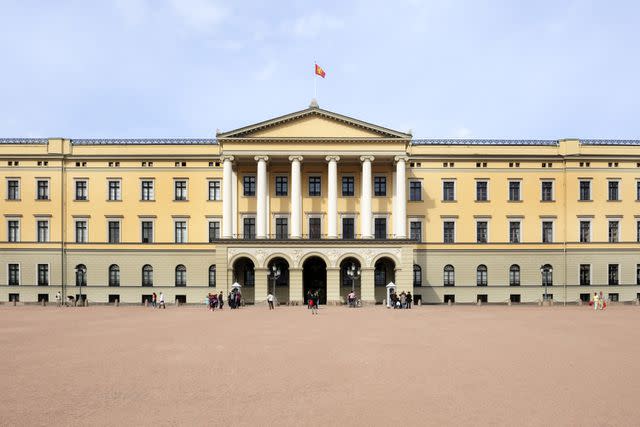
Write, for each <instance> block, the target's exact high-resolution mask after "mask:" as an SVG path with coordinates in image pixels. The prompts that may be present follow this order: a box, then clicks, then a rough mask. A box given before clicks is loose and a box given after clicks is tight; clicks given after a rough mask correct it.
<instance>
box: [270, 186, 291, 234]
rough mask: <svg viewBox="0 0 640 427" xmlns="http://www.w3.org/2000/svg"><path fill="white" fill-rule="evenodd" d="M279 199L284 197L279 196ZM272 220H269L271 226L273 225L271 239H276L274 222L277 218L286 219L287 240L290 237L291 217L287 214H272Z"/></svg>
mask: <svg viewBox="0 0 640 427" xmlns="http://www.w3.org/2000/svg"><path fill="white" fill-rule="evenodd" d="M279 197H284V196H279ZM272 217H273V219H272V220H271V224H272V225H273V237H274V238H276V233H277V230H278V229H277V227H276V220H277V219H278V218H286V219H287V238H289V236H291V227H290V225H291V215H290V214H288V213H273V214H272Z"/></svg>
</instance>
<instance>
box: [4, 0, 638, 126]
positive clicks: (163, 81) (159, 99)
mask: <svg viewBox="0 0 640 427" xmlns="http://www.w3.org/2000/svg"><path fill="white" fill-rule="evenodd" d="M639 16H640V2H633V1H629V2H623V1H614V0H612V1H604V0H602V1H588V0H584V1H561V0H556V1H528V2H525V1H515V0H512V1H483V0H476V1H438V2H435V1H433V2H432V1H406V0H394V1H353V2H351V1H347V0H344V1H328V0H323V1H318V0H315V1H310V2H303V1H291V2H285V1H282V2H280V1H278V2H276V1H273V2H265V1H255V2H254V1H235V2H224V1H209V0H103V1H97V0H96V1H83V0H76V1H64V0H59V1H55V2H54V1H29V0H15V1H13V0H0V58H1V62H0V100H1V101H2V102H0V136H2V137H37V136H42V137H50V136H65V137H75V138H82V137H106V138H109V137H211V136H214V135H215V132H216V129H220V130H222V131H227V130H231V129H234V128H237V127H241V126H244V125H247V124H250V123H253V122H256V121H261V120H264V119H267V118H270V117H274V116H278V115H281V114H286V113H289V112H292V111H297V110H300V109H303V108H306V107H307V106H308V104H309V101H310V99H311V98H312V97H313V78H314V77H313V63H314V60H317V62H318V63H319V64H320V65H321V66H322V67H323V68H324V69H325V70H326V72H327V78H326V79H325V80H320V81H318V102H319V104H320V106H321V107H323V108H326V109H328V110H332V111H335V112H338V113H341V114H346V115H350V116H353V117H357V118H359V119H362V120H366V121H370V122H373V123H376V124H380V125H383V126H388V127H391V128H394V129H397V130H400V131H408V130H412V131H413V134H414V136H415V137H417V138H437V137H473V138H500V137H505V138H564V137H582V138H588V137H603V138H639V137H640V98H639V94H640V83H639V81H640V29H639V28H638V24H637V22H638V17H639Z"/></svg>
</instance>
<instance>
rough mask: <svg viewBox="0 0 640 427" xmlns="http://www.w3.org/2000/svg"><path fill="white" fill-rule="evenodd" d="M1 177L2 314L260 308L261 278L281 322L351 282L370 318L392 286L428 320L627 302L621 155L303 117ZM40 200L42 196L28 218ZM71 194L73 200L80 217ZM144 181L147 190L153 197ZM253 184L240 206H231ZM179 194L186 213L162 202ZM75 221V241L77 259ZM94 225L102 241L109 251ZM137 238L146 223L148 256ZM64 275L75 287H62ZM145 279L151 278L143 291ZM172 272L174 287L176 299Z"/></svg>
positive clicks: (62, 154) (10, 152)
mask: <svg viewBox="0 0 640 427" xmlns="http://www.w3.org/2000/svg"><path fill="white" fill-rule="evenodd" d="M405 159H406V162H405ZM0 162H1V163H0V171H1V175H2V185H3V197H2V200H3V202H2V208H1V209H0V211H1V213H2V216H3V217H2V221H3V225H2V229H1V230H0V245H1V247H2V250H1V252H0V300H3V301H8V300H9V299H10V298H19V299H20V300H21V301H26V302H30V301H37V300H38V299H43V298H53V296H54V294H55V293H57V292H58V291H60V292H61V293H63V294H65V295H78V294H79V293H82V294H83V295H86V296H88V298H89V300H90V301H93V302H97V303H101V302H108V301H114V300H115V299H117V300H119V301H122V302H129V303H139V302H141V301H142V300H144V299H145V298H147V297H148V295H150V294H151V293H153V292H156V293H159V292H164V293H165V294H166V295H167V298H168V300H174V299H179V300H181V301H186V302H194V303H195V302H200V301H202V300H203V299H204V297H205V295H206V294H207V293H208V292H211V291H214V290H215V291H216V292H219V291H223V292H224V293H227V292H228V291H229V290H230V289H231V287H232V284H233V283H235V282H238V283H239V284H240V285H241V286H242V289H243V295H244V298H245V300H246V301H247V302H256V303H260V302H263V301H264V299H265V297H266V294H267V292H268V291H270V290H271V289H272V288H273V282H272V277H271V276H268V274H269V271H270V270H269V269H270V268H271V267H272V265H273V264H274V263H275V264H276V265H277V266H278V267H279V268H281V270H282V271H283V273H284V274H282V278H279V279H278V280H277V283H276V285H275V292H276V296H277V298H278V299H279V300H280V301H281V302H290V303H292V304H294V303H300V302H302V301H303V300H304V299H305V292H306V291H307V290H309V289H312V288H314V287H319V288H321V291H322V292H323V294H324V298H323V299H325V300H326V301H327V302H330V303H339V302H340V301H342V300H343V299H344V296H345V294H346V293H347V292H348V291H349V290H350V289H351V286H352V285H351V283H350V282H349V280H348V279H346V278H345V274H344V268H345V267H347V266H350V265H352V264H355V265H356V266H357V267H358V269H359V272H360V278H359V279H358V280H356V281H355V284H354V285H353V286H354V287H355V288H356V291H357V293H358V294H359V295H360V297H361V299H362V300H363V301H365V302H371V303H373V302H378V303H380V302H382V301H383V300H385V299H386V295H387V294H386V284H388V283H389V282H391V283H392V284H394V285H395V286H397V291H411V292H412V293H413V294H414V296H415V297H416V298H417V299H418V298H419V299H421V300H422V301H423V302H425V303H440V302H445V301H446V300H448V299H451V300H455V302H475V301H477V300H478V299H481V300H483V301H484V300H486V301H488V302H494V303H504V302H507V301H509V300H511V301H514V302H535V301H538V300H540V299H541V298H542V297H543V293H544V287H543V286H542V281H543V279H542V275H543V274H546V275H549V276H548V278H547V285H548V286H547V294H549V295H553V296H552V298H553V299H554V300H556V301H567V302H574V301H577V300H579V299H580V298H583V299H584V298H586V297H585V295H587V294H592V293H593V292H596V291H598V292H599V291H603V292H605V294H607V295H609V296H610V298H611V299H613V300H620V301H623V300H626V301H628V300H635V299H636V298H637V297H638V295H640V255H638V254H639V253H640V252H639V251H638V249H640V247H639V245H640V243H639V241H640V225H639V221H640V210H639V209H638V207H639V206H640V200H639V199H640V142H638V141H609V140H576V139H567V140H565V139H560V140H551V141H537V140H418V139H414V138H413V137H412V136H411V135H410V134H406V133H402V132H397V131H394V130H391V129H386V128H383V127H379V126H375V125H372V124H369V123H366V122H362V121H360V120H356V119H353V118H350V117H347V116H342V115H339V114H336V113H332V112H329V111H326V110H323V109H320V108H318V107H317V105H312V106H310V107H309V108H308V109H305V110H302V111H299V112H295V113H292V114H288V115H285V116H281V117H277V118H275V119H271V120H267V121H265V122H261V123H257V124H254V125H250V126H246V127H243V128H240V129H236V130H234V131H230V132H225V133H220V134H218V135H217V137H216V138H215V139H199V140H161V139H160V140H126V139H124V140H74V139H60V138H52V139H4V140H0ZM294 163H295V164H297V165H299V167H300V169H299V176H298V172H297V171H296V169H295V168H296V165H295V164H294ZM405 164H406V165H405ZM225 165H227V166H225ZM261 165H262V166H261ZM332 165H333V166H332ZM334 166H335V168H336V169H335V172H333V173H335V178H336V182H333V183H330V180H329V177H330V174H331V173H332V172H331V167H334ZM225 167H228V169H225ZM260 167H264V169H263V171H264V175H261V173H262V172H260ZM369 168H370V169H369ZM225 170H226V171H227V172H225ZM225 173H228V174H229V175H227V176H228V177H230V178H231V179H229V180H228V182H226V181H225ZM399 173H404V174H405V178H406V179H405V182H402V183H400V185H398V184H397V182H396V181H397V175H398V174H399ZM363 175H364V176H370V179H371V181H368V180H364V182H363ZM245 179H247V180H248V181H247V182H249V184H247V182H245ZM316 179H317V181H316ZM251 180H253V181H251ZM263 180H264V182H263ZM296 180H297V181H296ZM16 181H17V182H18V184H17V186H18V190H17V193H16V189H15V185H16V184H15V182H16ZM38 181H46V182H47V185H46V187H47V192H48V197H47V198H46V199H44V200H41V199H39V198H38ZM110 181H112V182H117V183H118V184H117V186H116V187H114V188H113V189H112V190H113V191H117V193H118V195H117V197H115V198H116V199H117V200H110V198H114V197H110V184H109V182H110ZM294 181H296V182H298V183H299V185H300V205H299V210H296V209H295V207H294V206H293V205H294V203H296V201H295V200H296V199H294V194H293V191H294V190H293V188H294V187H293V185H294ZM10 182H11V183H10ZM78 182H84V183H85V184H84V185H86V190H84V191H86V192H85V193H84V194H86V199H83V200H78V197H77V192H78V191H79V190H78V187H77V185H78V184H77V183H78ZM143 182H145V183H148V182H151V183H152V184H150V185H151V187H152V190H151V192H152V195H151V196H150V195H149V194H148V193H147V195H146V196H144V195H143V193H144V190H143V186H144V185H149V184H143ZM182 182H184V184H182ZM214 182H215V183H217V184H215V185H214V184H211V183H214ZM251 182H253V185H254V187H255V188H254V192H255V193H253V192H251V191H249V194H245V186H246V185H249V186H250V183H251ZM367 182H368V184H367ZM581 182H588V183H589V197H588V200H580V199H581V191H583V192H584V191H585V189H584V187H583V189H582V190H581V184H580V183H581ZM316 183H317V184H316ZM383 183H384V185H383ZM416 183H420V185H419V190H416V188H418V187H417V184H416ZM479 183H481V184H479ZM482 183H486V184H482ZM543 183H544V184H543ZM262 184H264V191H262V192H261V191H260V189H261V188H262V187H260V186H261V185H262ZM211 185H214V187H215V186H217V187H215V188H216V190H215V192H216V193H215V194H216V197H213V199H214V200H210V199H211V197H210V190H211V188H212V187H210V186H211ZM315 185H317V186H318V189H319V193H318V194H317V195H314V194H312V193H313V190H314V189H315V188H316V187H315ZM483 185H484V186H486V187H482V186H483ZM179 186H183V187H180V189H181V190H180V191H181V193H180V194H181V196H182V197H183V198H184V200H176V194H177V192H178V189H177V188H178V187H179ZM381 186H383V187H385V188H384V189H385V191H382V190H381V188H382V187H381ZM583 186H584V184H583ZM10 187H11V189H10ZM343 187H344V188H343ZM403 187H404V189H403ZM283 188H284V189H286V191H285V194H279V191H282V190H283ZM332 188H333V189H335V191H337V194H334V193H332V191H333V190H332ZM484 188H486V190H484ZM147 190H148V188H147ZM211 191H213V190H211ZM399 191H402V192H404V193H405V197H399V196H398V194H397V193H398V192H399ZM10 192H13V193H12V194H10ZM479 192H480V193H482V192H486V200H478V194H479ZM114 194H115V193H114ZM612 195H614V196H615V197H614V198H615V200H611V199H612V197H611V196H612ZM516 196H517V197H516ZM514 198H515V199H516V200H513V199H514ZM582 198H585V197H584V194H583V195H582ZM81 199H82V197H81ZM145 199H150V200H145ZM414 199H417V200H414ZM510 199H511V200H510ZM225 206H226V208H225ZM225 209H228V211H226V212H225ZM403 211H404V212H403ZM403 213H404V214H403ZM261 220H264V223H263V225H262V224H261ZM315 221H319V222H315ZM78 222H80V223H82V224H85V226H86V237H84V238H82V239H80V240H83V241H82V242H78V241H77V240H78V233H79V231H78V228H77V227H78V225H77V223H78ZM110 222H111V223H118V226H117V227H116V226H112V228H111V233H112V234H113V233H116V232H115V231H114V230H117V234H118V238H117V240H116V241H114V242H109V240H110V238H111V237H112V236H110V231H109V230H110V225H109V223H110ZM143 222H144V223H146V224H152V225H151V226H150V227H151V230H152V231H151V238H150V239H149V240H148V241H143V239H144V237H143V236H144V234H143V233H144V232H143V230H142V228H143ZM296 222H298V223H299V226H300V230H299V235H295V233H294V232H293V229H294V228H295V225H294V223H296ZM16 223H17V224H18V225H17V232H16ZM43 223H46V224H47V227H46V228H47V231H46V236H45V238H43V236H44V235H41V236H40V237H41V240H44V241H38V237H39V236H38V233H39V231H38V230H39V229H38V224H41V225H42V224H43ZM212 223H213V224H215V225H213V226H212V225H210V224H212ZM412 223H414V224H413V226H412ZM417 223H419V224H420V235H419V236H417V235H416V233H417V225H416V224H417ZM445 223H446V224H445ZM581 223H582V227H583V228H582V231H581ZM586 223H588V232H587V231H585V230H586V228H585V227H587V226H586V225H585V224H586ZM182 224H184V232H182V231H180V232H179V231H178V228H180V227H182ZM252 224H253V225H252ZM351 224H352V226H353V231H352V233H353V236H351V235H350V231H349V227H350V226H351ZM451 224H453V225H451ZM485 224H486V236H487V237H486V242H483V243H479V242H478V238H479V237H478V236H479V234H482V233H483V231H482V230H483V227H485ZM211 227H213V228H211ZM216 227H217V228H216ZM251 227H254V228H251ZM447 227H448V228H447ZM445 228H446V229H447V230H448V231H447V232H445ZM211 230H217V231H211ZM247 230H249V231H247ZM251 230H253V231H251ZM248 232H251V233H255V234H256V236H255V238H253V237H254V236H253V235H251V236H248V235H247V233H248ZM40 233H41V234H42V233H43V232H42V229H41V230H40ZM211 233H214V234H211ZM225 233H226V234H225ZM283 233H284V235H283ZM314 233H317V235H314ZM332 233H333V234H332ZM447 233H449V234H447ZM581 233H582V240H587V241H581ZM178 234H180V237H179V238H178V237H177V236H178ZM376 234H379V235H378V236H376ZM445 235H446V236H447V237H445ZM585 235H588V236H587V237H585ZM247 237H251V238H247ZM85 239H86V240H85ZM447 239H448V240H447ZM43 265H46V268H44V267H42V266H43ZM542 265H548V266H551V268H552V270H553V271H552V273H541V271H540V268H541V266H542ZM16 266H17V267H16ZM78 266H84V268H85V269H86V277H85V279H86V286H76V282H77V280H78V279H77V276H78ZM113 266H116V267H115V268H117V274H115V273H112V271H115V270H113ZM145 266H148V267H151V268H152V271H153V274H152V280H151V282H149V281H147V282H145V283H143V282H144V280H145V279H143V267H145ZM178 266H184V269H185V272H186V273H185V276H184V277H183V278H181V279H180V280H184V283H185V286H176V283H178V282H180V280H179V279H178V277H177V275H178V272H177V268H178ZM480 266H482V267H483V268H484V267H486V273H485V272H484V270H483V271H481V270H480ZM514 266H517V280H516V274H515V272H514V270H513V268H515V267H514ZM446 268H452V269H453V273H452V272H451V271H445V269H446ZM210 270H211V271H213V273H212V272H211V271H210ZM285 271H286V272H285ZM45 274H46V278H44V275H45ZM39 276H42V277H39ZM481 276H482V277H481ZM545 277H547V276H545ZM45 279H46V280H45ZM116 279H117V280H116ZM147 279H148V276H147ZM483 280H484V281H486V286H484V283H483ZM45 282H46V283H45ZM479 282H480V283H479ZM150 283H152V285H151V286H143V284H146V285H149V284H150ZM615 283H617V284H615ZM179 284H180V285H181V284H182V282H180V283H179ZM479 284H480V286H479Z"/></svg>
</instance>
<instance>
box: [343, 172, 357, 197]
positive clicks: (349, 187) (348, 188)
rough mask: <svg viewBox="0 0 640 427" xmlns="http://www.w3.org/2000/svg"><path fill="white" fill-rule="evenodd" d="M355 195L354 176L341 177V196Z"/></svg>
mask: <svg viewBox="0 0 640 427" xmlns="http://www.w3.org/2000/svg"><path fill="white" fill-rule="evenodd" d="M354 195H355V178H354V177H352V176H343V177H342V197H351V196H354Z"/></svg>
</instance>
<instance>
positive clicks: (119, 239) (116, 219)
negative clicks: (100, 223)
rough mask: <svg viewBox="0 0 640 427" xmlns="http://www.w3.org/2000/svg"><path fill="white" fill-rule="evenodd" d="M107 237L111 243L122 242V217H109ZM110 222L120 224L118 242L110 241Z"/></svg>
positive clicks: (107, 240)
mask: <svg viewBox="0 0 640 427" xmlns="http://www.w3.org/2000/svg"><path fill="white" fill-rule="evenodd" d="M106 219H107V223H106V226H107V238H106V242H107V243H108V244H110V245H114V244H120V243H122V218H114V217H107V218H106ZM110 222H117V223H119V224H120V225H119V226H118V243H111V242H109V223H110ZM85 265H86V264H85Z"/></svg>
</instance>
